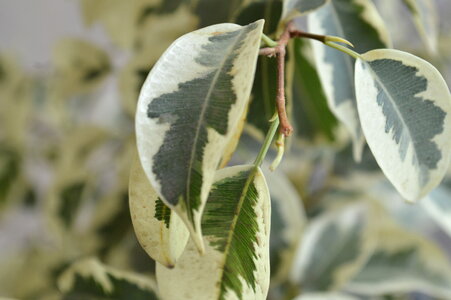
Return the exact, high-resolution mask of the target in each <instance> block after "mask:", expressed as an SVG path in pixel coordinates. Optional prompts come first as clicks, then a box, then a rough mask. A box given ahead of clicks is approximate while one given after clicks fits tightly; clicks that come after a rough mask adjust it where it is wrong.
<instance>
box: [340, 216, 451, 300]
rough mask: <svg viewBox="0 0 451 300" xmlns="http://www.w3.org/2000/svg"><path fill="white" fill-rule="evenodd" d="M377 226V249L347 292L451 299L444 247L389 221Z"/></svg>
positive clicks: (450, 272) (450, 267) (449, 267)
mask: <svg viewBox="0 0 451 300" xmlns="http://www.w3.org/2000/svg"><path fill="white" fill-rule="evenodd" d="M379 220H381V218H379ZM375 225H376V226H378V227H379V228H378V229H377V230H378V237H379V238H378V242H377V247H376V249H375V251H374V253H373V254H372V256H371V257H370V259H369V260H368V262H367V263H366V265H365V266H364V267H363V268H362V269H361V270H360V271H359V272H358V273H357V274H356V276H355V277H354V278H353V280H352V281H351V282H350V283H349V284H348V285H347V286H346V287H345V289H346V290H348V291H350V292H353V293H357V294H360V295H366V296H370V295H386V294H390V293H408V292H413V291H418V292H423V293H426V294H428V295H430V296H432V297H438V299H450V297H451V264H450V263H449V260H448V258H447V257H446V255H445V253H444V252H443V251H442V250H441V249H440V248H438V247H437V246H436V245H435V244H434V243H432V242H430V241H429V240H427V239H425V238H423V237H421V236H419V235H417V234H415V233H412V232H409V231H405V230H404V229H401V228H400V227H398V226H397V225H395V224H393V223H391V222H390V221H389V219H387V218H383V222H377V224H375Z"/></svg>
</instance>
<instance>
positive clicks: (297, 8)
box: [282, 0, 329, 21]
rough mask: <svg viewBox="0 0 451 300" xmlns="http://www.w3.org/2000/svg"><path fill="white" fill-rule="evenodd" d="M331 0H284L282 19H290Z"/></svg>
mask: <svg viewBox="0 0 451 300" xmlns="http://www.w3.org/2000/svg"><path fill="white" fill-rule="evenodd" d="M328 1H329V0H284V1H283V14H282V19H283V20H287V21H289V20H290V19H293V18H294V17H297V16H299V15H303V14H306V13H309V12H311V11H314V10H316V9H318V8H320V7H321V6H323V5H324V4H326V3H327V2H328Z"/></svg>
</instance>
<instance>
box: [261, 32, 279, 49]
mask: <svg viewBox="0 0 451 300" xmlns="http://www.w3.org/2000/svg"><path fill="white" fill-rule="evenodd" d="M262 41H263V42H264V43H265V44H266V46H268V47H276V46H277V45H278V44H277V42H276V41H273V40H272V39H271V38H270V37H269V36H267V35H266V34H264V33H262Z"/></svg>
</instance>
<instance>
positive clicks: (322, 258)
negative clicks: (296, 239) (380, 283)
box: [291, 205, 374, 292]
mask: <svg viewBox="0 0 451 300" xmlns="http://www.w3.org/2000/svg"><path fill="white" fill-rule="evenodd" d="M367 227H368V212H367V207H366V206H363V205H352V206H348V207H346V208H345V209H342V210H340V211H338V212H331V213H328V214H326V215H323V216H321V217H319V218H318V219H316V220H314V221H313V222H312V223H311V224H310V225H309V226H308V227H307V228H306V232H305V234H304V237H303V239H302V244H301V247H300V248H299V249H298V253H297V257H296V261H295V263H294V265H293V269H292V274H291V279H292V280H293V282H296V283H298V284H300V285H301V286H302V289H303V291H306V292H310V291H330V290H337V289H339V288H341V287H342V286H343V285H344V284H345V283H346V282H347V281H348V280H350V279H351V278H352V277H353V275H354V274H355V273H356V272H358V271H359V270H360V268H361V267H362V265H363V264H364V263H365V262H366V259H367V258H368V256H369V255H370V253H371V250H372V249H373V247H374V241H373V239H372V236H371V235H368V234H367V229H366V228H367Z"/></svg>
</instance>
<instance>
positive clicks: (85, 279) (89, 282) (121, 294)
mask: <svg viewBox="0 0 451 300" xmlns="http://www.w3.org/2000/svg"><path fill="white" fill-rule="evenodd" d="M57 284H58V288H59V289H60V291H61V292H62V293H63V295H64V299H105V300H126V299H133V300H158V299H159V297H158V293H157V288H156V284H155V281H154V280H153V279H152V278H149V277H146V276H143V275H138V274H134V273H129V272H123V271H119V270H116V269H113V268H111V267H108V266H105V265H103V264H101V263H100V262H99V261H98V260H97V259H95V258H86V259H82V260H79V261H77V262H75V263H74V264H72V265H71V266H70V267H69V268H68V269H67V270H65V271H64V272H63V273H62V274H61V276H60V277H59V278H58V282H57Z"/></svg>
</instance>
